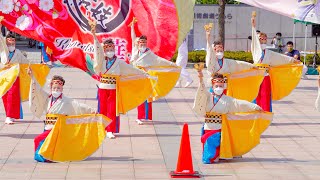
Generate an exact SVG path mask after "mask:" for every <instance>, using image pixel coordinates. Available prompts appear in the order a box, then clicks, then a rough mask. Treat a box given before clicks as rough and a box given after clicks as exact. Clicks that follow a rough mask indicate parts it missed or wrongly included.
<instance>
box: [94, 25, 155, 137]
mask: <svg viewBox="0 0 320 180" xmlns="http://www.w3.org/2000/svg"><path fill="white" fill-rule="evenodd" d="M91 28H92V34H93V37H94V62H93V67H94V71H95V74H97V75H99V76H100V84H99V92H98V100H99V105H98V110H99V112H100V113H101V114H103V115H105V116H107V117H108V118H110V119H111V120H112V122H111V123H110V125H109V126H108V127H107V128H106V130H107V131H108V133H107V137H108V138H110V139H113V138H115V135H114V134H113V133H119V131H120V113H126V112H128V111H129V110H131V109H133V108H135V107H137V106H138V105H140V104H141V103H142V102H143V101H145V100H146V99H147V98H148V97H150V95H151V94H152V86H151V81H150V79H149V77H150V76H149V75H148V74H147V73H145V72H144V71H142V70H139V69H137V68H135V67H133V66H132V65H130V64H127V63H126V62H124V61H122V60H120V59H119V58H118V57H117V56H116V55H115V44H114V43H113V41H112V39H107V40H105V41H104V42H103V46H102V45H101V44H100V43H99V40H98V38H97V36H96V34H95V23H94V22H91Z"/></svg>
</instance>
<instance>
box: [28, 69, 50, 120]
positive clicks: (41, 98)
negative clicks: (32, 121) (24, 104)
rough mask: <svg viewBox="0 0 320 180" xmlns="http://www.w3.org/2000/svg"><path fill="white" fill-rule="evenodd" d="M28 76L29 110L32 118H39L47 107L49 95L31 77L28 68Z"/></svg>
mask: <svg viewBox="0 0 320 180" xmlns="http://www.w3.org/2000/svg"><path fill="white" fill-rule="evenodd" d="M27 72H28V75H29V76H30V77H31V84H30V92H29V108H30V111H31V112H32V113H33V114H34V116H36V117H38V118H40V117H41V115H42V113H43V111H45V110H46V108H47V105H48V97H49V94H48V93H46V92H45V91H44V90H43V89H42V88H41V86H40V84H39V83H38V82H37V80H36V79H35V78H34V77H33V74H32V71H31V69H30V68H28V71H27Z"/></svg>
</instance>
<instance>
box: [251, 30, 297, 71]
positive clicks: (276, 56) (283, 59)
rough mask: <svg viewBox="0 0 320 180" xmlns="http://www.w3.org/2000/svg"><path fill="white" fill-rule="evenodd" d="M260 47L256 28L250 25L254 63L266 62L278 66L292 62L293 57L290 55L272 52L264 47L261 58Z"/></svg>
mask: <svg viewBox="0 0 320 180" xmlns="http://www.w3.org/2000/svg"><path fill="white" fill-rule="evenodd" d="M262 52H263V51H262V49H261V45H260V41H259V37H258V35H257V33H256V29H255V28H254V27H252V42H251V53H252V57H253V61H254V63H255V64H267V65H270V66H279V65H284V64H292V63H294V59H293V58H292V57H290V56H287V55H284V54H280V53H277V52H273V51H271V50H268V49H265V53H264V57H263V58H262Z"/></svg>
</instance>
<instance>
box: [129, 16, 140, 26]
mask: <svg viewBox="0 0 320 180" xmlns="http://www.w3.org/2000/svg"><path fill="white" fill-rule="evenodd" d="M137 22H138V20H137V18H136V17H133V18H132V21H131V23H130V24H129V27H131V26H134V24H135V23H137Z"/></svg>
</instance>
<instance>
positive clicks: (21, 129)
mask: <svg viewBox="0 0 320 180" xmlns="http://www.w3.org/2000/svg"><path fill="white" fill-rule="evenodd" d="M28 58H30V59H39V53H38V52H29V53H28ZM189 72H190V73H191V74H192V76H193V78H194V80H195V82H194V83H193V84H192V86H191V87H189V88H175V89H173V90H172V91H171V92H170V94H168V95H167V96H166V97H165V98H163V99H160V100H158V101H157V102H155V103H154V104H153V108H154V109H153V115H154V120H153V121H152V122H147V123H146V124H145V125H140V126H139V125H137V123H136V122H135V119H136V115H137V111H136V110H135V109H134V110H132V111H130V112H129V113H127V114H126V115H122V116H121V133H120V134H118V135H117V138H116V139H113V140H110V139H105V142H104V143H103V145H102V146H101V148H100V149H99V150H98V151H97V152H96V153H95V154H93V155H92V156H91V157H90V158H88V159H87V160H85V161H82V162H70V163H37V162H35V161H34V160H33V154H34V145H33V138H34V137H35V136H37V135H38V134H40V133H41V132H42V131H43V122H42V119H36V118H33V116H32V114H31V113H30V111H29V109H28V104H27V103H23V109H24V116H25V119H24V120H21V121H19V122H18V123H16V124H15V125H5V124H4V120H5V112H4V108H3V104H2V101H1V102H0V120H1V122H0V179H21V180H23V179H87V180H91V179H92V180H95V179H169V178H170V177H169V171H171V170H174V169H175V166H176V161H177V157H178V150H179V145H180V136H181V130H182V125H183V124H184V123H188V124H189V132H190V140H191V148H192V153H193V165H194V168H195V170H198V171H199V172H200V173H201V174H202V175H203V177H202V178H203V179H320V113H319V112H317V111H316V110H315V107H314V102H315V99H316V97H317V89H318V88H317V86H316V85H317V82H316V78H317V76H309V78H310V79H309V80H301V82H300V83H299V85H298V87H297V88H296V89H295V90H294V91H293V93H292V94H291V95H289V96H288V97H286V98H284V99H283V100H281V101H277V102H274V104H273V110H274V119H273V122H272V124H271V126H270V127H269V128H268V129H267V130H266V131H265V132H264V134H263V135H262V139H261V144H260V145H258V146H257V147H256V148H254V149H253V150H252V151H251V152H249V153H248V154H246V155H244V156H243V158H241V159H235V160H228V161H221V162H220V163H218V164H210V165H204V164H202V162H201V154H202V152H201V151H202V145H201V142H200V128H201V125H202V122H203V118H202V117H199V116H197V115H196V114H195V112H193V111H192V106H193V100H194V96H195V93H196V89H197V86H198V78H197V75H196V72H195V71H194V70H192V69H189ZM55 74H59V75H62V76H63V77H65V79H66V85H65V89H64V94H65V95H67V96H69V97H71V98H75V99H76V100H78V101H80V102H83V103H86V104H88V105H91V106H93V107H96V106H97V101H96V98H95V97H96V92H97V88H96V84H97V82H96V81H94V80H93V79H91V78H90V77H89V76H88V75H87V74H86V73H83V72H81V71H80V70H77V69H71V68H54V69H52V70H51V72H50V74H49V76H48V78H51V77H52V76H53V75H55ZM46 89H48V88H47V85H46ZM244 143H245V142H244Z"/></svg>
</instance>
